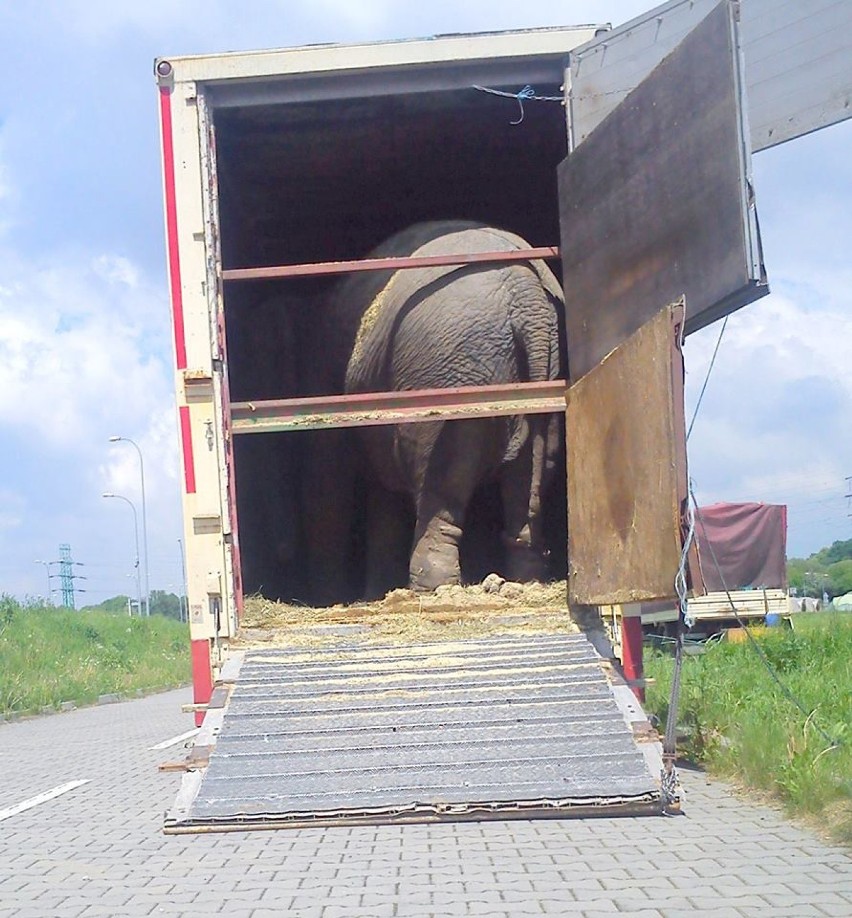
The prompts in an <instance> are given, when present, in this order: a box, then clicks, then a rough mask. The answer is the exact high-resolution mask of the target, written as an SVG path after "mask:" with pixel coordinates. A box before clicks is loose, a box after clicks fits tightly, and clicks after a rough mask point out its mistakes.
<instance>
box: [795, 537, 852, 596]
mask: <svg viewBox="0 0 852 918" xmlns="http://www.w3.org/2000/svg"><path fill="white" fill-rule="evenodd" d="M787 583H788V585H789V586H790V589H791V590H793V589H795V590H796V592H797V593H798V595H799V596H816V597H821V596H822V595H823V593H824V592H825V593H828V596H829V598H830V599H833V598H834V597H835V596H842V595H843V594H844V593H849V592H852V539H846V540H845V541H840V542H832V543H831V545H830V546H829V547H828V548H821V549H820V550H819V551H817V552H814V553H813V554H812V555H810V556H809V557H807V558H788V559H787Z"/></svg>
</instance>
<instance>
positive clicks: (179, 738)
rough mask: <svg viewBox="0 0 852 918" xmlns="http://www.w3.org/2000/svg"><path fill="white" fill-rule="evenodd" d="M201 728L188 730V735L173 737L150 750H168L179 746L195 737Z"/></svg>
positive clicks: (150, 747)
mask: <svg viewBox="0 0 852 918" xmlns="http://www.w3.org/2000/svg"><path fill="white" fill-rule="evenodd" d="M200 729H201V727H196V728H195V729H194V730H187V731H186V733H181V735H180V736H173V737H172V738H171V739H167V740H163V742H162V743H157V745H156V746H149V747H148V748H149V749H168V748H169V746H177V744H178V743H182V742H183V741H184V740H188V739H190V738H191V737H193V736H195V735H196V734H197V733H198V731H199V730H200Z"/></svg>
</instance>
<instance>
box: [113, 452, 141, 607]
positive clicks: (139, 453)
mask: <svg viewBox="0 0 852 918" xmlns="http://www.w3.org/2000/svg"><path fill="white" fill-rule="evenodd" d="M109 442H110V443H130V444H131V445H132V446H133V447H134V448H135V449H136V452H137V453H138V455H139V476H140V478H141V480H142V543H143V545H144V548H145V614H146V615H150V614H151V583H150V580H149V564H148V517H147V513H146V510H145V463H144V462H143V460H142V450H141V449H139V444H138V443H137V442H136V441H135V440H131V439H130V437H118V436H113V437H110V438H109ZM139 614H140V615H141V614H142V607H141V606H140V607H139Z"/></svg>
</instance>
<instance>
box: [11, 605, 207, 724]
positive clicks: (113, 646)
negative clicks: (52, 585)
mask: <svg viewBox="0 0 852 918" xmlns="http://www.w3.org/2000/svg"><path fill="white" fill-rule="evenodd" d="M189 671H190V663H189V633H188V630H187V626H186V625H182V624H181V623H180V622H176V621H174V620H171V619H166V618H163V617H161V616H158V615H155V616H152V617H151V618H129V617H127V616H120V615H111V614H109V613H106V612H73V611H70V610H68V609H57V608H54V607H52V606H44V605H42V604H40V603H35V602H25V603H19V602H17V601H16V600H14V599H12V598H10V597H8V596H3V595H0V714H9V713H12V712H16V713H31V712H37V711H40V710H41V708H43V707H45V706H48V705H50V706H54V705H57V704H59V702H61V701H75V702H77V703H78V704H85V703H88V702H92V701H96V700H97V698H98V695H105V694H110V693H113V692H118V693H122V694H126V693H133V692H136V691H138V690H141V691H145V692H147V691H154V690H157V689H163V688H167V687H169V686H174V685H176V684H177V683H179V682H185V681H187V680H188V679H189Z"/></svg>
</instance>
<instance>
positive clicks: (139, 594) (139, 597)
mask: <svg viewBox="0 0 852 918" xmlns="http://www.w3.org/2000/svg"><path fill="white" fill-rule="evenodd" d="M102 496H103V497H113V498H115V499H116V500H123V501H124V502H125V503H126V504H130V509H131V510H132V511H133V534H134V536H135V538H136V564H135V567H136V598H137V600H138V603H139V614H140V615H141V614H142V582H141V580H140V578H139V523H138V521H137V517H136V506H135V504H134V503H133V501H132V500H130V498H129V497H122V496H121V494H111V493H106V494H103V495H102Z"/></svg>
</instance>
